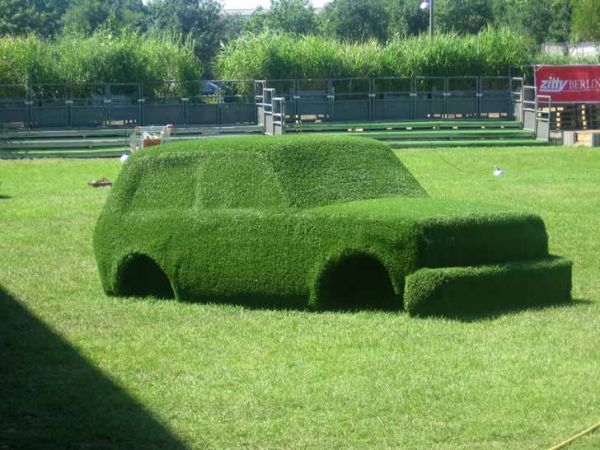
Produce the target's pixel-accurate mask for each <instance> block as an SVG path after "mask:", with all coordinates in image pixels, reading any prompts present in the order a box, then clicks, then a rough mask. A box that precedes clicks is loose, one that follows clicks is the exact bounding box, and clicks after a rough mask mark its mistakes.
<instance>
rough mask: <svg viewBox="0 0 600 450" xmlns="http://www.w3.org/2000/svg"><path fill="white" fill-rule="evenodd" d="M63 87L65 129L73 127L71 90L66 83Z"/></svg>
mask: <svg viewBox="0 0 600 450" xmlns="http://www.w3.org/2000/svg"><path fill="white" fill-rule="evenodd" d="M64 86H65V121H66V126H67V128H72V127H73V89H71V85H70V84H68V83H65V84H64Z"/></svg>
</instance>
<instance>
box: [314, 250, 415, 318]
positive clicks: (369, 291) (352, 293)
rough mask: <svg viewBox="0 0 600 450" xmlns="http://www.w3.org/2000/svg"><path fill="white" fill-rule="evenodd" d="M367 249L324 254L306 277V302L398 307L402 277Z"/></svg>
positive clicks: (323, 305) (342, 306)
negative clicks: (326, 255) (307, 298)
mask: <svg viewBox="0 0 600 450" xmlns="http://www.w3.org/2000/svg"><path fill="white" fill-rule="evenodd" d="M384 261H385V258H382V257H381V256H379V254H378V253H376V252H373V251H369V250H358V249H345V250H342V251H339V252H335V253H333V254H331V255H330V256H328V257H325V258H323V259H322V260H321V261H320V262H319V263H317V264H316V265H315V267H314V269H313V270H312V272H311V273H310V276H309V279H308V290H309V306H310V307H311V308H313V309H326V310H329V309H332V310H356V309H376V310H400V309H402V307H403V291H404V277H402V276H397V275H395V273H394V271H392V270H390V267H389V264H386V262H384Z"/></svg>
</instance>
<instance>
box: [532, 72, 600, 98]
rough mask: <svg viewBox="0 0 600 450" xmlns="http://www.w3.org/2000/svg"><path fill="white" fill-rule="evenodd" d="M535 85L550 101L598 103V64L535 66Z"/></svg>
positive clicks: (599, 81)
mask: <svg viewBox="0 0 600 450" xmlns="http://www.w3.org/2000/svg"><path fill="white" fill-rule="evenodd" d="M535 85H536V87H537V93H538V95H548V96H550V97H551V98H552V103H599V102H600V66H536V67H535Z"/></svg>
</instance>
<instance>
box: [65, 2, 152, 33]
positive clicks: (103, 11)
mask: <svg viewBox="0 0 600 450" xmlns="http://www.w3.org/2000/svg"><path fill="white" fill-rule="evenodd" d="M63 23H64V27H65V31H66V32H67V33H72V34H80V35H85V36H89V35H91V34H93V33H94V32H95V31H96V30H98V29H110V30H113V31H118V30H120V29H121V28H124V27H125V28H131V29H144V28H145V25H146V8H145V6H144V4H143V2H142V0H111V1H110V2H107V1H104V0H71V3H70V6H69V8H68V9H67V11H66V13H65V15H64V17H63Z"/></svg>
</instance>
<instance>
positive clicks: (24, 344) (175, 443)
mask: <svg viewBox="0 0 600 450" xmlns="http://www.w3.org/2000/svg"><path fill="white" fill-rule="evenodd" d="M0 399H1V401H0V444H1V445H0V448H3V449H4V448H6V449H76V448H77V449H80V448H81V449H82V448H86V449H104V448H128V449H129V448H131V449H134V448H136V449H137V448H139V449H142V448H143V449H159V448H160V449H166V448H168V449H185V448H186V446H185V445H184V444H183V443H182V442H181V441H180V440H179V439H178V438H177V437H176V436H175V435H174V434H173V433H172V432H171V431H169V430H168V429H167V428H166V427H165V426H164V425H162V424H161V423H160V422H159V421H158V420H157V419H156V418H154V417H153V416H152V414H151V413H150V412H149V411H148V410H147V409H146V408H145V407H144V406H143V405H142V404H140V403H139V402H138V401H136V400H135V399H134V398H132V397H131V396H130V395H129V394H128V393H127V392H125V391H124V390H123V389H122V388H121V387H119V386H117V385H116V384H115V383H114V382H112V381H111V380H110V379H109V378H108V377H107V376H106V375H105V374H103V373H101V372H100V371H99V370H98V369H97V368H95V367H94V366H93V365H92V364H91V363H90V362H89V361H87V360H86V359H85V358H84V357H82V356H81V355H80V354H79V353H78V352H77V350H76V349H75V348H73V347H72V346H71V345H70V344H69V343H68V342H67V341H65V340H64V339H63V338H61V337H60V336H59V335H57V334H56V333H55V332H54V331H52V330H51V329H50V328H48V326H46V325H45V324H44V323H42V322H41V321H40V320H39V319H37V318H35V317H34V316H33V315H32V314H31V313H30V312H29V311H27V309H26V308H25V307H24V306H23V305H22V304H21V303H20V302H19V301H18V299H17V298H15V297H14V296H13V295H12V294H11V293H10V292H8V291H7V290H6V289H4V288H3V287H2V286H0Z"/></svg>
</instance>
